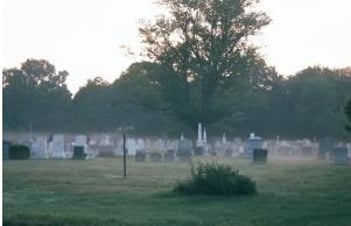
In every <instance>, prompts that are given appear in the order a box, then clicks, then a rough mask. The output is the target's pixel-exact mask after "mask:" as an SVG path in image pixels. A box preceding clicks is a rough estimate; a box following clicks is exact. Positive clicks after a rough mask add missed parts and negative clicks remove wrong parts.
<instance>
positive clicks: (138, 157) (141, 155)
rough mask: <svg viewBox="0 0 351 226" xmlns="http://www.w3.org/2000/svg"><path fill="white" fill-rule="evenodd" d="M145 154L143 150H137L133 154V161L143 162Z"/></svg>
mask: <svg viewBox="0 0 351 226" xmlns="http://www.w3.org/2000/svg"><path fill="white" fill-rule="evenodd" d="M145 159H146V154H145V152H141V151H137V153H136V154H135V161H137V162H145Z"/></svg>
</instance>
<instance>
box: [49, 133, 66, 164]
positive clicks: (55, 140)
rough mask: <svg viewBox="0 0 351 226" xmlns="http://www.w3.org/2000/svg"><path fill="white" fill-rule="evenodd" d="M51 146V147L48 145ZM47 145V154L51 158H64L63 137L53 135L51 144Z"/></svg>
mask: <svg viewBox="0 0 351 226" xmlns="http://www.w3.org/2000/svg"><path fill="white" fill-rule="evenodd" d="M50 144H51V145H50ZM50 144H49V149H51V150H50V151H49V152H50V153H51V157H52V158H65V157H66V155H65V143H64V136H63V135H54V136H53V137H52V142H51V143H50Z"/></svg>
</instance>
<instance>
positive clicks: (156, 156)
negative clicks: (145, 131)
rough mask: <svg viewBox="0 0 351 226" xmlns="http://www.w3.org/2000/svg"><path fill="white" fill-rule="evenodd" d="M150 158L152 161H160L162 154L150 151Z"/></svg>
mask: <svg viewBox="0 0 351 226" xmlns="http://www.w3.org/2000/svg"><path fill="white" fill-rule="evenodd" d="M150 158H151V161H152V162H161V161H162V155H161V153H158V152H152V153H151V156H150Z"/></svg>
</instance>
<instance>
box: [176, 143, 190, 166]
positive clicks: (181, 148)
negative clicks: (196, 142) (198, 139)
mask: <svg viewBox="0 0 351 226" xmlns="http://www.w3.org/2000/svg"><path fill="white" fill-rule="evenodd" d="M191 151H192V144H191V141H190V140H188V139H184V140H180V141H179V142H178V151H177V156H178V157H179V159H180V160H181V161H189V159H190V157H191V155H192V153H191Z"/></svg>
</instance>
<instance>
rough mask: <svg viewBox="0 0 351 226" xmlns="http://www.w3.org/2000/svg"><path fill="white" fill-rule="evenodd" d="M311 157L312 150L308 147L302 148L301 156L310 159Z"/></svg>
mask: <svg viewBox="0 0 351 226" xmlns="http://www.w3.org/2000/svg"><path fill="white" fill-rule="evenodd" d="M312 155H313V152H312V148H311V147H310V146H305V147H302V156H303V157H311V156H312Z"/></svg>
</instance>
